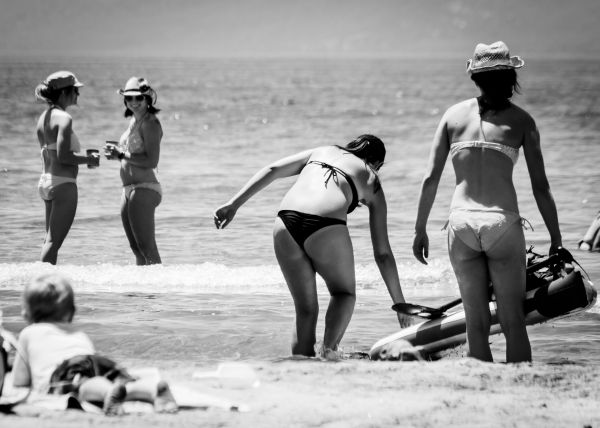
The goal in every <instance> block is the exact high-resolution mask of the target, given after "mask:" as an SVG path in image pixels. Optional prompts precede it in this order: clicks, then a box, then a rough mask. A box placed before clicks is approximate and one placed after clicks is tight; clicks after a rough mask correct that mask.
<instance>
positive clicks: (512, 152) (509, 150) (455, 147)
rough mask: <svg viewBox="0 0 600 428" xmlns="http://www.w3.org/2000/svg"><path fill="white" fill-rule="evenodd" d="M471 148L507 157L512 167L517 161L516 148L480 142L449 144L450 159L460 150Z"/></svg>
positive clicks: (517, 151) (517, 152)
mask: <svg viewBox="0 0 600 428" xmlns="http://www.w3.org/2000/svg"><path fill="white" fill-rule="evenodd" d="M471 147H477V148H480V149H492V150H496V151H498V152H500V153H503V154H505V155H506V156H508V157H509V158H510V160H511V161H512V163H513V165H514V164H516V163H517V160H518V159H519V149H517V148H514V147H511V146H507V145H506V144H500V143H490V142H488V141H480V140H473V141H459V142H456V143H452V144H450V155H451V156H452V157H454V156H456V154H457V153H458V152H459V151H460V150H462V149H467V148H471Z"/></svg>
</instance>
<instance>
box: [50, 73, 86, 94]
mask: <svg viewBox="0 0 600 428" xmlns="http://www.w3.org/2000/svg"><path fill="white" fill-rule="evenodd" d="M42 83H43V84H44V85H46V86H47V87H48V88H49V89H52V90H59V89H64V88H69V87H71V86H75V87H76V88H80V87H82V86H83V83H81V82H80V81H79V80H77V77H75V75H74V74H73V73H71V72H70V71H57V72H55V73H52V74H51V75H49V76H48V77H46V80H44V81H43V82H42Z"/></svg>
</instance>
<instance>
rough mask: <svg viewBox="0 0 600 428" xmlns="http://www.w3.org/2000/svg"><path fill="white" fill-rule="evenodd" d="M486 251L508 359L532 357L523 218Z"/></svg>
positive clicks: (524, 359)
mask: <svg viewBox="0 0 600 428" xmlns="http://www.w3.org/2000/svg"><path fill="white" fill-rule="evenodd" d="M486 255H487V259H488V266H489V270H490V277H491V280H492V284H493V287H494V294H495V295H496V303H497V305H498V308H497V313H498V321H499V322H500V326H501V327H502V333H503V334H504V336H505V337H506V362H508V363H517V362H521V361H531V345H530V343H529V337H528V335H527V329H526V325H525V310H524V303H525V285H526V271H525V269H526V255H525V237H524V235H523V229H522V227H521V224H520V222H518V221H517V222H515V223H514V224H513V225H512V226H511V227H510V229H508V230H507V231H506V233H505V234H504V235H503V236H502V238H500V239H499V240H498V241H497V242H496V244H495V245H494V246H493V247H492V248H490V249H489V250H488V251H487V252H486Z"/></svg>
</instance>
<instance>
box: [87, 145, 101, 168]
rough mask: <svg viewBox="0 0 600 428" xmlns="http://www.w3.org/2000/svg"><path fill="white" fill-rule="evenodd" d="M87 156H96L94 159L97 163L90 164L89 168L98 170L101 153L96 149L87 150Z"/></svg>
mask: <svg viewBox="0 0 600 428" xmlns="http://www.w3.org/2000/svg"><path fill="white" fill-rule="evenodd" d="M85 153H86V155H87V156H88V158H89V157H90V156H93V155H96V156H94V159H96V161H95V162H94V163H88V166H87V167H88V168H97V167H98V166H99V165H100V151H99V150H96V149H87V150H86V151H85ZM88 162H89V160H88Z"/></svg>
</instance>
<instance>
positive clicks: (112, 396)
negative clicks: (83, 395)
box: [102, 383, 127, 416]
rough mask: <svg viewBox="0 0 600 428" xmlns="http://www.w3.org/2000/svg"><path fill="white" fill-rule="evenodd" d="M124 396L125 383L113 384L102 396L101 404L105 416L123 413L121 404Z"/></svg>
mask: <svg viewBox="0 0 600 428" xmlns="http://www.w3.org/2000/svg"><path fill="white" fill-rule="evenodd" d="M126 396H127V390H126V389H125V385H122V384H120V383H119V384H116V385H115V386H113V387H112V389H111V390H110V391H108V392H107V393H106V396H105V397H104V404H103V406H102V411H103V412H104V414H105V415H106V416H120V415H122V414H123V413H125V412H124V411H123V406H122V404H123V401H125V397H126Z"/></svg>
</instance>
